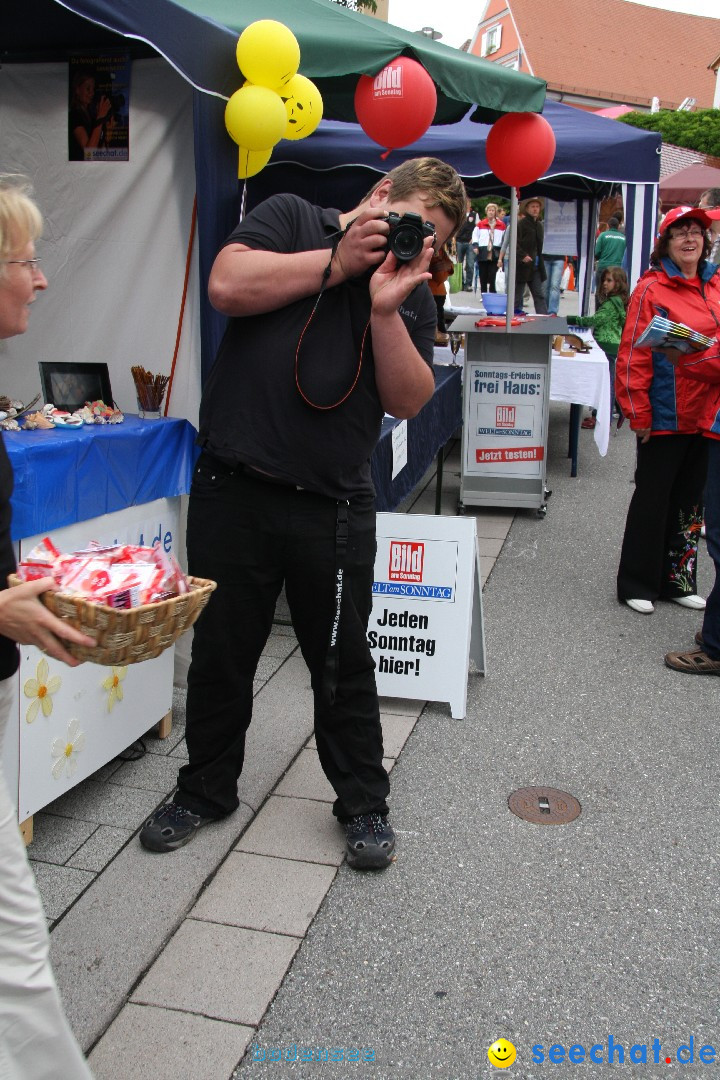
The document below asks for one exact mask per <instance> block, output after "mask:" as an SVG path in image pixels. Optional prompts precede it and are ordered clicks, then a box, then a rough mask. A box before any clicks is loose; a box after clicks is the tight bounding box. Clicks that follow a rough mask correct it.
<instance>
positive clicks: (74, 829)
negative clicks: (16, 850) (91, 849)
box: [27, 810, 97, 866]
mask: <svg viewBox="0 0 720 1080" xmlns="http://www.w3.org/2000/svg"><path fill="white" fill-rule="evenodd" d="M96 829H97V825H94V824H93V823H92V822H91V821H76V820H75V819H74V818H67V817H58V816H57V814H47V813H45V812H44V811H42V810H41V811H40V812H39V813H38V814H35V815H34V817H33V839H32V844H30V846H29V847H28V849H27V853H28V857H29V858H31V859H33V860H39V861H40V862H49V863H56V864H57V865H59V866H61V865H63V864H64V863H66V862H67V861H68V859H69V858H70V856H71V855H74V854H75V852H76V851H77V850H78V848H79V847H82V845H83V844H84V843H85V841H86V840H87V838H88V837H89V836H92V834H93V833H94V832H95V830H96Z"/></svg>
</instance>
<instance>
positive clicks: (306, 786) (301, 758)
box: [273, 736, 395, 803]
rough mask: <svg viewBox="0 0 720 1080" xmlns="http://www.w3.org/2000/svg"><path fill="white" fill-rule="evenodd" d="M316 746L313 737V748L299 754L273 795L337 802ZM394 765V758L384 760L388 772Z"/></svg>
mask: <svg viewBox="0 0 720 1080" xmlns="http://www.w3.org/2000/svg"><path fill="white" fill-rule="evenodd" d="M314 745H315V737H314V736H313V747H312V748H306V749H304V750H303V751H301V753H300V754H298V756H297V757H296V759H295V761H294V762H293V763H292V765H291V766H290V768H289V769H288V771H287V772H286V773H285V776H283V778H282V780H281V781H280V783H279V784H278V786H277V787H276V788H275V790H274V791H273V795H282V796H283V797H284V798H293V799H315V800H316V801H317V802H328V803H334V802H335V799H336V795H335V792H334V790H333V787H332V785H331V783H330V781H329V780H328V778H327V777H326V776H325V773H324V772H323V770H322V765H321V764H320V759H319V757H318V755H317V750H316V749H315V748H314ZM394 764H395V760H394V758H383V765H384V766H385V768H386V770H387V771H388V772H390V770H391V769H392V767H393V765H394Z"/></svg>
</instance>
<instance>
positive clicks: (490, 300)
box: [482, 292, 507, 315]
mask: <svg viewBox="0 0 720 1080" xmlns="http://www.w3.org/2000/svg"><path fill="white" fill-rule="evenodd" d="M482 304H483V307H484V308H485V311H486V312H487V314H488V315H505V314H506V312H507V296H506V294H505V293H492V292H484V293H482Z"/></svg>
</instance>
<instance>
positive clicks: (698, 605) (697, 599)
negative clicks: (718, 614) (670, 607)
mask: <svg viewBox="0 0 720 1080" xmlns="http://www.w3.org/2000/svg"><path fill="white" fill-rule="evenodd" d="M671 599H672V601H673V603H675V604H679V605H680V607H689V608H692V609H693V611H703V610H704V608H705V601H704V599H703V598H702V596H698V594H697V593H691V594H690V596H673V597H671Z"/></svg>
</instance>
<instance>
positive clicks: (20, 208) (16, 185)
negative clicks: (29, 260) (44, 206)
mask: <svg viewBox="0 0 720 1080" xmlns="http://www.w3.org/2000/svg"><path fill="white" fill-rule="evenodd" d="M42 226H43V221H42V214H41V213H40V211H39V210H38V208H37V205H36V203H35V201H34V199H33V197H32V187H31V186H30V181H29V180H28V179H27V178H26V177H24V176H16V175H15V174H13V173H0V264H1V263H4V262H5V261H6V260H7V259H9V258H11V256H12V255H14V254H15V253H16V252H17V251H21V250H22V249H23V248H24V247H26V246H27V244H29V243H30V241H31V240H32V241H33V242H34V241H35V240H37V239H38V237H39V236H40V234H41V233H42ZM6 272H7V271H6V269H5V267H4V266H3V265H0V277H2V276H3V275H4V274H5V273H6Z"/></svg>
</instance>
